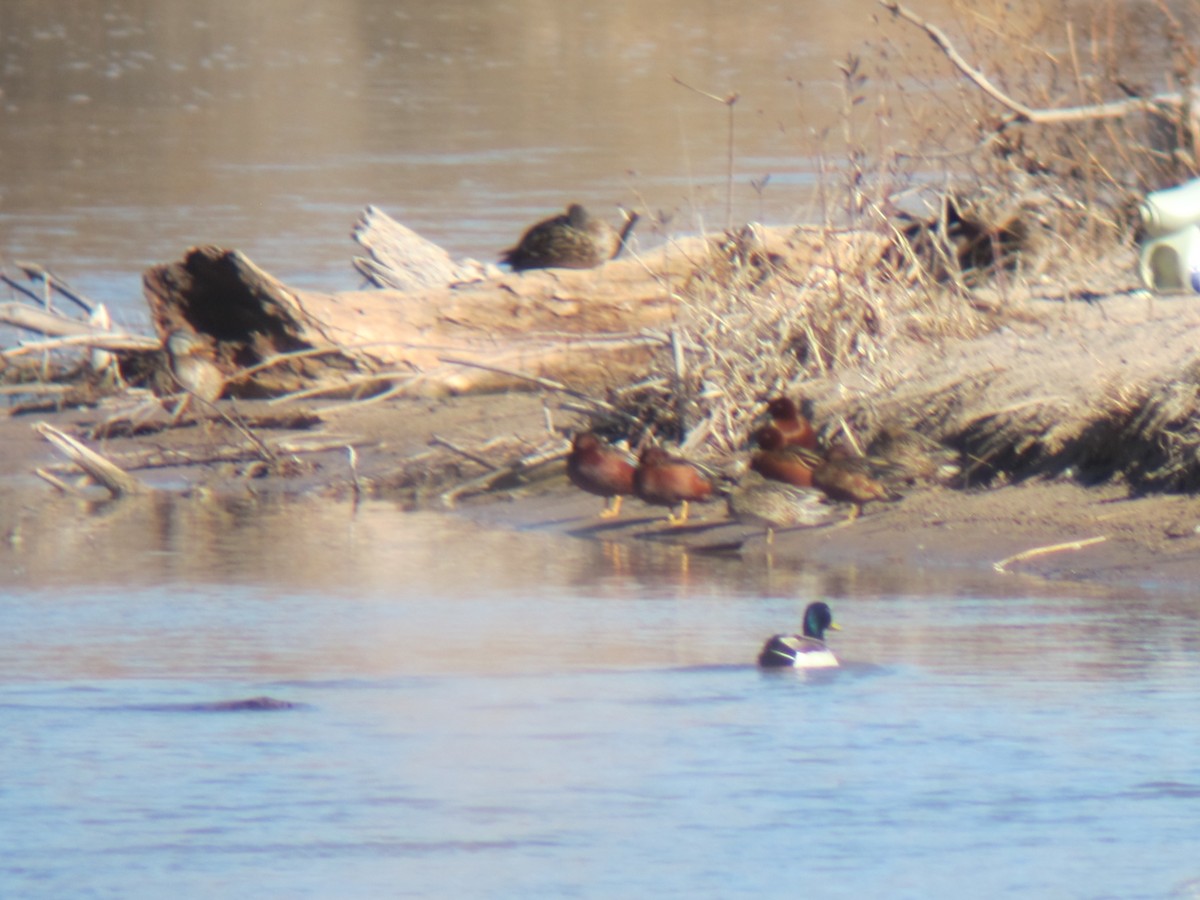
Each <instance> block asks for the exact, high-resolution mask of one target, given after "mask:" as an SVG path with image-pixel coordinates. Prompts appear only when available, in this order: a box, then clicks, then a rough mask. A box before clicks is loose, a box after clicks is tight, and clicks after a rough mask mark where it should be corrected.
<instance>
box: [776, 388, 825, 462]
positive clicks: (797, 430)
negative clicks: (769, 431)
mask: <svg viewBox="0 0 1200 900" xmlns="http://www.w3.org/2000/svg"><path fill="white" fill-rule="evenodd" d="M767 415H768V416H770V417H771V424H772V425H773V426H775V428H776V429H777V430H778V431H779V433H780V434H782V435H783V442H784V444H786V445H788V446H797V447H806V448H807V449H809V450H816V449H817V446H818V444H817V432H816V430H815V429H814V428H813V425H812V421H811V420H810V419H809V418H808V416H806V415H805V414H804V413H803V412H802V411H801V409H800V406H799V405H797V404H796V403H795V401H793V400H792V399H790V398H789V397H776V398H775V399H773V400H771V401H770V402H768V403H767Z"/></svg>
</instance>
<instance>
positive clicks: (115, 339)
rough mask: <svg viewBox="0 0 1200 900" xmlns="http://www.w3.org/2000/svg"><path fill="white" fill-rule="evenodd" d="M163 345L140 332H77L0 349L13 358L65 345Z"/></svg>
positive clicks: (154, 347) (126, 347) (118, 347)
mask: <svg viewBox="0 0 1200 900" xmlns="http://www.w3.org/2000/svg"><path fill="white" fill-rule="evenodd" d="M161 346H162V344H161V343H160V342H159V341H158V339H157V338H152V337H145V336H143V335H138V334H114V333H109V332H106V333H104V334H77V335H72V336H71V337H58V338H52V339H50V340H48V341H25V342H22V343H21V345H20V346H19V347H13V348H12V349H11V350H2V351H0V357H3V358H4V359H12V358H13V357H17V356H25V355H27V354H30V353H42V352H44V351H46V350H59V349H61V348H63V347H87V348H88V349H99V350H114V351H118V352H119V351H122V350H157V349H159V348H160V347H161Z"/></svg>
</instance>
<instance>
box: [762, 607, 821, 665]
mask: <svg viewBox="0 0 1200 900" xmlns="http://www.w3.org/2000/svg"><path fill="white" fill-rule="evenodd" d="M827 630H828V631H841V628H839V627H838V625H837V624H836V623H835V622H834V621H833V611H832V610H831V609H830V608H829V604H828V603H822V602H820V601H818V602H816V603H810V604H808V608H807V609H805V610H804V633H803V634H776V635H772V636H771V637H770V638H768V639H767V642H766V643H765V644H763V648H762V652H761V653H760V654H759V655H758V664H759V665H760V666H762V667H763V668H766V669H776V668H794V669H828V668H833V667H834V666H837V664H838V661H837V657H836V656H834V655H833V651H832V650H830V649H829V648H828V647H827V646H825V632H826V631H827Z"/></svg>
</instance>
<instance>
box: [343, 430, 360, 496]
mask: <svg viewBox="0 0 1200 900" xmlns="http://www.w3.org/2000/svg"><path fill="white" fill-rule="evenodd" d="M346 456H347V458H348V460H349V463H350V484H351V485H352V486H353V487H354V502H355V503H356V504H357V503H358V502H359V501H360V500H361V499H362V495H363V489H362V481H361V480H360V479H359V477H358V451H357V450H355V449H354V445H353V444H347V445H346Z"/></svg>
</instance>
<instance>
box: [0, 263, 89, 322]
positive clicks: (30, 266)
mask: <svg viewBox="0 0 1200 900" xmlns="http://www.w3.org/2000/svg"><path fill="white" fill-rule="evenodd" d="M14 264H15V265H16V267H17V268H18V269H20V270H21V271H22V272H23V273H24V274H25V277H26V278H28V279H29V280H30V281H41V282H42V283H43V284H45V285H46V286H47V287H49V288H50V290H52V291H57V292H58V293H60V294H62V295H63V296H64V297H66V298H67V299H68V300H70V301H71V302H72V303H74V304H75V305H76V306H78V307H79V308H80V309H82V310H83V311H84V312H85V313H87V314H88V315H89V316H90V315H91V314H92V312H93V311H94V310H95V309H96V304H95V303H93V302H92V301H91V300H89V299H87V298H86V297H84V296H83V295H81V294H80V293H78V292H77V291H76V290H75V289H74V288H71V287H69V286H68V285H67V283H66V282H65V281H63V280H62V279H61V278H59V277H58V276H57V275H55V274H54V273H53V272H51V271H50V270H49V269H47V268H46V267H45V266H41V265H38V264H37V263H30V262H21V261H20V260H16V261H15V263H14ZM5 281H8V279H7V278H5ZM10 283H11V282H10ZM40 299H41V298H39V301H40Z"/></svg>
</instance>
